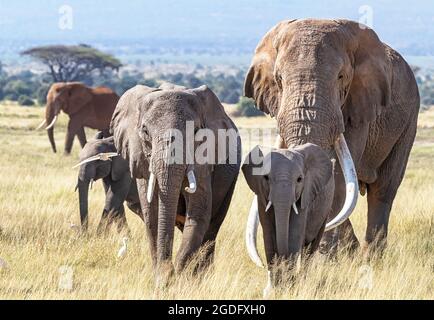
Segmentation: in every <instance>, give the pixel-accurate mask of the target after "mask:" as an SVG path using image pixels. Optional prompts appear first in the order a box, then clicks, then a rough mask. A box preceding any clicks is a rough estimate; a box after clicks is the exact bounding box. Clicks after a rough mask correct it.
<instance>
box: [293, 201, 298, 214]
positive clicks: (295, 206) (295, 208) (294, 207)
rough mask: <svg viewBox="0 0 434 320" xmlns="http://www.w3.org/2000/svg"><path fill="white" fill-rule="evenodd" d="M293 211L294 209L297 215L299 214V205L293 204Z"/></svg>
mask: <svg viewBox="0 0 434 320" xmlns="http://www.w3.org/2000/svg"><path fill="white" fill-rule="evenodd" d="M292 209H294V212H295V214H298V209H297V204H296V203H295V202H294V203H293V204H292Z"/></svg>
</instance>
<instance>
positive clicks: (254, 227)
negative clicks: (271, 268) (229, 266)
mask: <svg viewBox="0 0 434 320" xmlns="http://www.w3.org/2000/svg"><path fill="white" fill-rule="evenodd" d="M258 225H259V211H258V196H255V197H254V198H253V201H252V206H251V207H250V212H249V217H248V218H247V226H246V239H245V240H246V246H247V253H248V254H249V257H250V259H252V261H253V262H254V263H255V264H256V265H257V266H258V267H260V268H264V264H263V263H262V260H261V258H260V257H259V254H258V248H257V247H256V234H257V232H258Z"/></svg>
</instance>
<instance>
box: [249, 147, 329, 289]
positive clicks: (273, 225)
mask: <svg viewBox="0 0 434 320" xmlns="http://www.w3.org/2000/svg"><path fill="white" fill-rule="evenodd" d="M241 168H242V171H243V173H244V177H245V178H246V181H247V184H248V185H249V187H250V189H251V190H252V191H253V192H254V193H255V194H256V199H257V203H255V206H253V211H256V210H259V219H260V222H261V226H262V229H263V236H264V247H265V252H266V258H267V265H268V269H269V270H270V271H272V266H273V264H274V263H276V262H280V261H282V260H286V261H288V262H289V266H290V269H293V267H294V266H295V263H296V262H297V259H298V258H299V256H300V255H301V253H302V250H303V249H307V254H311V253H313V252H315V250H316V249H317V248H318V246H319V244H320V240H321V237H322V235H323V232H324V228H325V225H326V222H327V217H328V215H329V214H330V212H331V206H332V202H333V193H332V192H330V191H333V188H334V175H333V165H332V162H331V161H330V158H329V157H328V155H327V154H326V153H325V152H324V151H323V150H322V149H321V148H320V147H318V146H317V145H314V144H311V143H307V144H304V145H300V146H297V147H295V148H293V149H275V148H271V149H268V150H267V149H266V148H262V147H259V146H257V147H255V148H254V149H253V150H252V151H251V152H250V153H249V154H248V155H247V157H246V159H245V161H244V163H243V165H242V167H241ZM250 222H252V221H250ZM253 229H257V224H256V225H255V226H253ZM255 233H256V230H255ZM247 245H250V244H249V243H248V244H247ZM253 250H255V249H254V248H253ZM251 251H252V249H250V250H249V252H251ZM252 258H253V259H254V258H255V257H252ZM256 263H257V264H258V265H260V266H262V261H260V260H256ZM270 282H271V281H270ZM270 282H269V283H270ZM270 284H271V283H270ZM268 289H269V288H268Z"/></svg>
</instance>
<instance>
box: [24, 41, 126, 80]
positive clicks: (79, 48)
mask: <svg viewBox="0 0 434 320" xmlns="http://www.w3.org/2000/svg"><path fill="white" fill-rule="evenodd" d="M21 54H22V55H28V56H31V57H33V58H35V59H37V60H39V61H41V62H42V63H44V64H45V65H47V66H48V68H49V69H50V73H51V75H52V77H53V80H54V81H55V82H72V81H82V80H84V79H85V78H86V77H87V76H88V75H89V74H91V73H92V72H94V71H98V72H100V73H102V72H104V70H106V69H112V70H115V71H117V70H119V68H120V67H121V66H122V64H121V62H120V61H119V60H118V59H117V58H115V57H113V56H112V55H110V54H107V53H104V52H102V51H99V50H98V49H95V48H93V47H91V46H88V45H84V44H80V45H75V46H65V45H51V46H41V47H35V48H31V49H28V50H26V51H23V52H21Z"/></svg>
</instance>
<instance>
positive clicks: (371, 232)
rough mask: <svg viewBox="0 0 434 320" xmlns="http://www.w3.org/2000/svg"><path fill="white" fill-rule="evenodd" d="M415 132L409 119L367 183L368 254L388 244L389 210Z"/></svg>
mask: <svg viewBox="0 0 434 320" xmlns="http://www.w3.org/2000/svg"><path fill="white" fill-rule="evenodd" d="M414 127H415V126H414ZM415 135H416V130H415V128H412V125H411V122H410V124H409V126H408V128H407V129H406V130H404V132H403V133H402V135H401V137H400V138H399V139H398V141H397V143H396V144H395V146H394V147H393V148H392V150H391V152H390V154H389V156H388V157H387V158H386V160H385V161H384V162H383V163H382V165H381V167H380V169H379V170H378V178H377V180H376V181H375V182H374V183H371V184H369V185H368V225H367V228H366V235H365V243H364V247H363V250H364V253H365V257H366V258H369V257H370V256H371V253H379V254H381V253H382V252H383V250H384V248H385V247H386V240H387V232H388V226H389V216H390V211H391V209H392V204H393V201H394V199H395V196H396V193H397V191H398V188H399V186H400V184H401V182H402V179H403V178H404V173H405V169H406V167H407V162H408V158H409V156H410V151H411V146H412V144H413V141H414V137H415Z"/></svg>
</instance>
